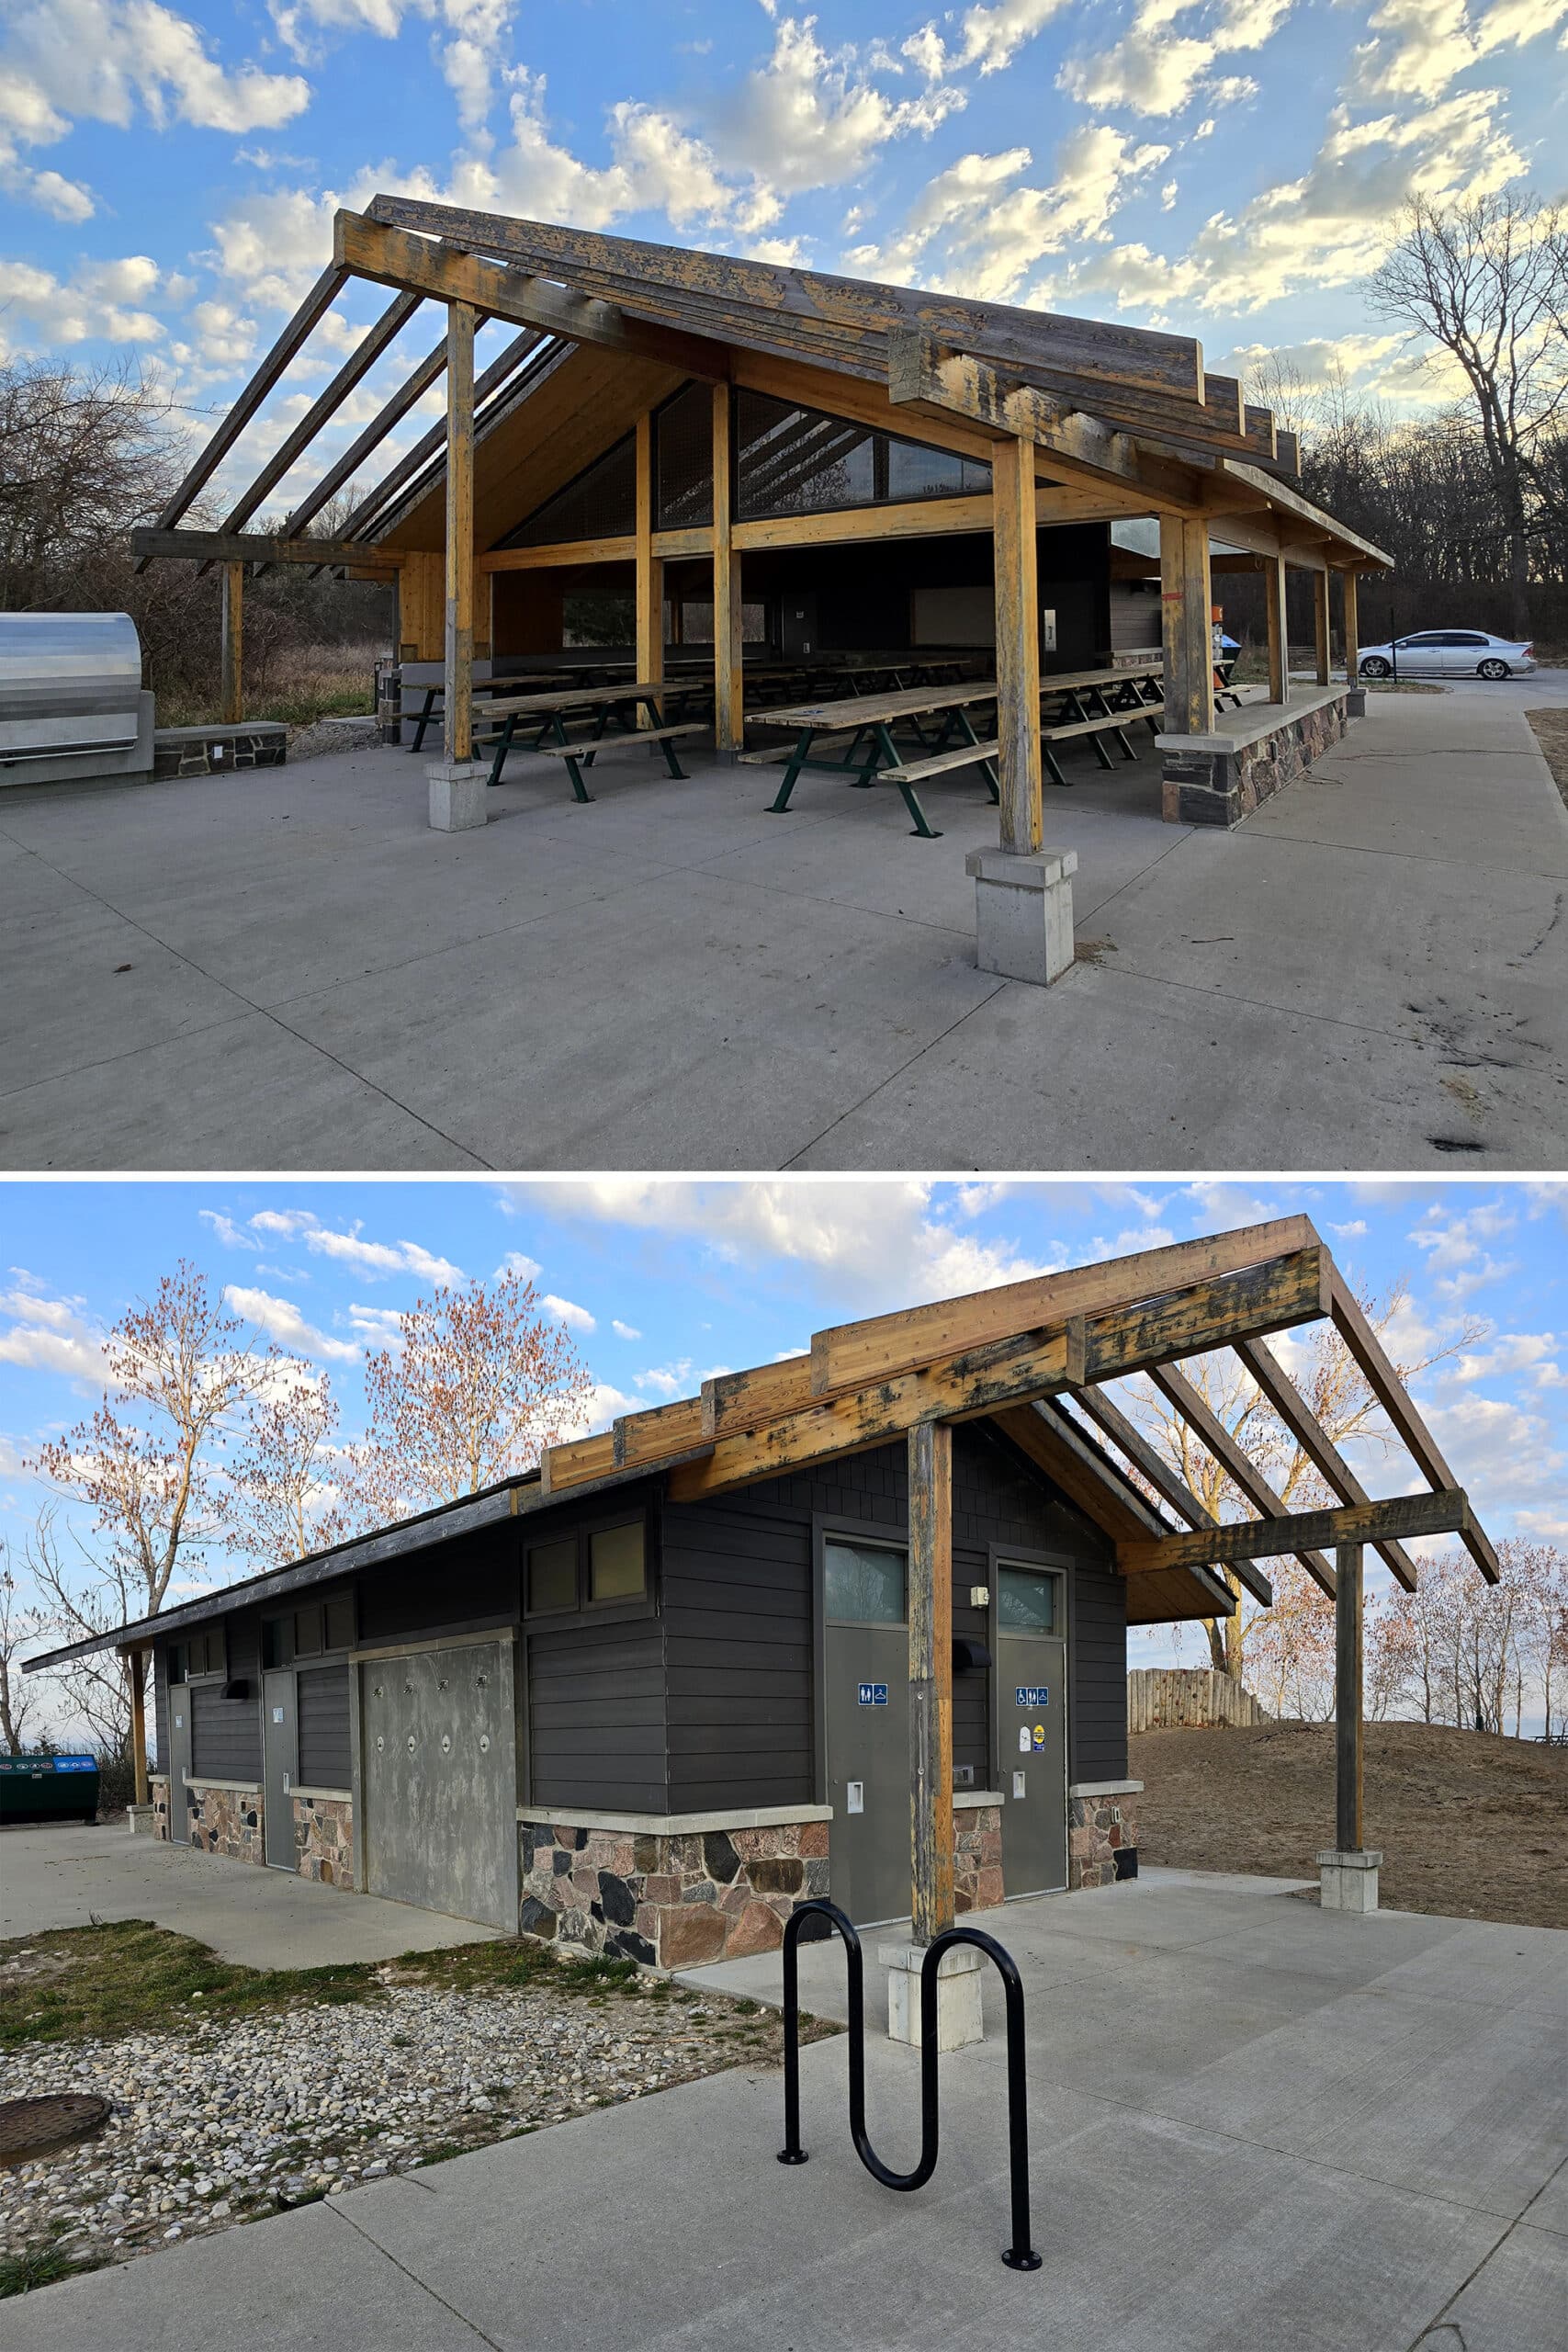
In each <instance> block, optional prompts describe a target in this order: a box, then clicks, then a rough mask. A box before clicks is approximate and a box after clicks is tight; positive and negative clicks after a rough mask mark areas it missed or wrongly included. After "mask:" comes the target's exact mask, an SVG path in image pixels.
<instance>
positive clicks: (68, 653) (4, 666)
mask: <svg viewBox="0 0 1568 2352" xmlns="http://www.w3.org/2000/svg"><path fill="white" fill-rule="evenodd" d="M140 693H141V640H140V639H139V638H138V637H137V634H136V623H135V622H134V621H133V620H132V619H131V617H130V614H129V613H0V766H4V765H6V763H8V762H10V761H12V760H39V759H49V758H51V757H53V758H66V757H68V756H69V755H71V754H72V753H73V752H126V751H130V749H131V748H132V747H133V746H134V744H135V741H136V718H137V707H138V706H137V697H138V695H140Z"/></svg>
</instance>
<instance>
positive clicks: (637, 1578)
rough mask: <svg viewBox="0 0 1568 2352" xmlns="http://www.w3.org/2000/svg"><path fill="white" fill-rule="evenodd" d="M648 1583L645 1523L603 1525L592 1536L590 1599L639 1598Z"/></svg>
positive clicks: (632, 1522)
mask: <svg viewBox="0 0 1568 2352" xmlns="http://www.w3.org/2000/svg"><path fill="white" fill-rule="evenodd" d="M647 1582H648V1573H647V1567H646V1565H645V1560H644V1546H643V1523H642V1521H641V1520H640V1519H636V1520H633V1521H631V1523H630V1525H629V1526H626V1527H602V1528H601V1529H600V1530H599V1532H598V1533H597V1534H596V1535H592V1536H590V1537H589V1539H588V1598H589V1599H590V1600H638V1599H640V1597H641V1595H642V1593H643V1591H644V1590H645V1589H646V1587H647Z"/></svg>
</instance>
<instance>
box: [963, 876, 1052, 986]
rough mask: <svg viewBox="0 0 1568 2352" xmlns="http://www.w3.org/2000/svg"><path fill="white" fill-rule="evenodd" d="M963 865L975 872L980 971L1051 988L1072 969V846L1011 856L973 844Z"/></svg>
mask: <svg viewBox="0 0 1568 2352" xmlns="http://www.w3.org/2000/svg"><path fill="white" fill-rule="evenodd" d="M1077 870H1078V854H1077V850H1073V849H1046V850H1042V851H1041V852H1040V853H1039V854H1038V855H1037V856H1034V857H1012V856H1010V855H1009V854H1008V853H1007V852H1006V851H1005V850H999V849H972V850H971V851H970V852H969V854H968V856H967V857H966V858H965V859H964V872H965V873H966V874H971V875H973V876H974V877H975V937H976V949H977V961H978V963H979V967H980V969H981V971H982V972H1000V973H1001V974H1002V975H1003V976H1004V977H1005V978H1008V979H1010V980H1032V981H1033V982H1034V984H1035V985H1036V987H1038V988H1048V987H1049V986H1050V984H1051V982H1052V981H1053V980H1059V979H1060V978H1061V977H1062V974H1063V973H1064V972H1066V971H1070V970H1071V969H1072V963H1073V876H1074V875H1075V874H1076V873H1077Z"/></svg>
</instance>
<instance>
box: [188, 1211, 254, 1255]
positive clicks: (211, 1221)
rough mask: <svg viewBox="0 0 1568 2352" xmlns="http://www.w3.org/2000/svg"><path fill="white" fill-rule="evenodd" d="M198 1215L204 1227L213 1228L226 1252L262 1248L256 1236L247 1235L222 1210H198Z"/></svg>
mask: <svg viewBox="0 0 1568 2352" xmlns="http://www.w3.org/2000/svg"><path fill="white" fill-rule="evenodd" d="M197 1216H198V1217H199V1218H200V1219H201V1222H202V1224H203V1225H209V1226H210V1227H212V1230H213V1232H214V1233H215V1234H216V1235H217V1237H218V1238H219V1240H220V1241H221V1243H222V1244H223V1247H224V1248H225V1250H259V1249H260V1248H261V1246H262V1245H261V1243H260V1242H259V1241H258V1240H257V1239H256V1238H255V1237H254V1234H249V1233H246V1232H245V1231H244V1230H243V1227H240V1226H237V1225H236V1224H235V1222H234V1220H233V1218H232V1217H231V1216H226V1215H225V1214H224V1212H223V1210H221V1209H198V1210H197Z"/></svg>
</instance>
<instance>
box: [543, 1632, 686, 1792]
mask: <svg viewBox="0 0 1568 2352" xmlns="http://www.w3.org/2000/svg"><path fill="white" fill-rule="evenodd" d="M527 1651H528V1705H527V1716H526V1720H527V1726H528V1741H529V1772H528V1795H529V1802H530V1803H531V1804H559V1805H560V1806H561V1808H562V1815H563V1818H565V1819H567V1820H570V1807H571V1805H573V1804H581V1805H585V1806H589V1807H592V1809H594V1810H596V1811H599V1812H614V1811H617V1810H619V1811H626V1812H630V1813H668V1812H669V1811H670V1810H671V1807H670V1805H669V1804H668V1802H667V1798H668V1793H669V1774H668V1770H667V1766H666V1760H665V1733H664V1696H663V1692H664V1629H663V1626H662V1624H661V1623H660V1620H659V1619H658V1618H657V1617H646V1618H644V1617H635V1618H630V1619H623V1620H621V1622H620V1623H609V1624H604V1625H572V1626H562V1627H561V1628H560V1629H559V1630H558V1631H555V1632H549V1633H544V1632H530V1633H529V1634H528V1636H527Z"/></svg>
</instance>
